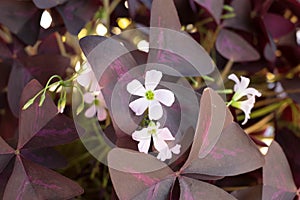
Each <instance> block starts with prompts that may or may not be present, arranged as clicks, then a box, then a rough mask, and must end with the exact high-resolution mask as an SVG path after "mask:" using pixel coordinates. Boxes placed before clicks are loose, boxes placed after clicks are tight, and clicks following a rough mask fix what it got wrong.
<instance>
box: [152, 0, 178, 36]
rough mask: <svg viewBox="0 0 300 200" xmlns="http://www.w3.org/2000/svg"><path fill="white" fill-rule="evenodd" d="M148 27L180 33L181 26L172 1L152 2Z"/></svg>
mask: <svg viewBox="0 0 300 200" xmlns="http://www.w3.org/2000/svg"><path fill="white" fill-rule="evenodd" d="M150 27H160V28H167V29H172V30H175V31H180V28H181V24H180V21H179V17H178V14H177V11H176V7H175V4H174V1H173V0H164V1H161V0H153V2H152V8H151V19H150Z"/></svg>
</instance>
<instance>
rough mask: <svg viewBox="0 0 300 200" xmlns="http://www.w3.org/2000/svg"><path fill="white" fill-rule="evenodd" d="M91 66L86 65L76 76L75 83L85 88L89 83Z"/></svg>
mask: <svg viewBox="0 0 300 200" xmlns="http://www.w3.org/2000/svg"><path fill="white" fill-rule="evenodd" d="M91 70H92V69H91V68H89V67H86V68H85V69H84V70H83V71H82V72H81V73H80V74H79V75H78V77H77V79H76V80H77V83H79V84H80V85H81V86H83V87H85V88H87V87H88V86H89V84H90V81H91V80H90V76H89V73H90V72H91Z"/></svg>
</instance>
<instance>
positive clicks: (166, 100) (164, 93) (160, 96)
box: [154, 89, 175, 107]
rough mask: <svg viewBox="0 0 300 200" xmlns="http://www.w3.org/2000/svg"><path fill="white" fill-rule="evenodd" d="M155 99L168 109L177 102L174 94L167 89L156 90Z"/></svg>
mask: <svg viewBox="0 0 300 200" xmlns="http://www.w3.org/2000/svg"><path fill="white" fill-rule="evenodd" d="M154 98H155V99H156V100H157V101H159V102H161V103H162V104H164V105H166V106H168V107H170V106H171V105H172V104H173V103H174V101H175V95H174V93H173V92H171V91H170V90H166V89H159V90H155V91H154Z"/></svg>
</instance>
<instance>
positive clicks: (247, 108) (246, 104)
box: [228, 74, 261, 125]
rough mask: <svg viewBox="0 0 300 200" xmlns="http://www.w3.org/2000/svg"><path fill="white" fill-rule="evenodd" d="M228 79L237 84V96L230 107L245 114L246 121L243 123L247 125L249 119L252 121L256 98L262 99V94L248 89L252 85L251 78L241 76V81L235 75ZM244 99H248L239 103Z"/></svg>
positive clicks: (235, 90) (233, 98)
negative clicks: (251, 115)
mask: <svg viewBox="0 0 300 200" xmlns="http://www.w3.org/2000/svg"><path fill="white" fill-rule="evenodd" d="M228 79H231V80H233V81H234V82H235V85H234V87H233V90H234V92H235V94H234V95H233V97H232V100H231V101H230V103H229V105H231V106H233V107H235V108H238V109H241V110H242V111H243V112H244V113H245V119H244V121H243V123H242V124H243V125H244V124H246V122H247V121H248V119H250V113H251V109H252V108H253V106H254V103H255V96H258V97H260V96H261V93H260V92H258V91H257V90H256V89H254V88H248V86H249V83H250V79H249V78H246V77H243V76H241V81H240V80H239V79H238V77H237V76H236V75H235V74H230V75H229V76H228ZM243 97H246V98H247V99H246V100H243V101H239V100H240V99H241V98H243Z"/></svg>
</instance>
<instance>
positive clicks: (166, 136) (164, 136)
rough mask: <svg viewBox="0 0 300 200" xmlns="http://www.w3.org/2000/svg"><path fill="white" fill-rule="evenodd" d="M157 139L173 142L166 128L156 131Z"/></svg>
mask: <svg viewBox="0 0 300 200" xmlns="http://www.w3.org/2000/svg"><path fill="white" fill-rule="evenodd" d="M157 132H158V133H157V137H159V139H161V140H175V138H174V137H173V135H172V134H171V132H170V130H169V129H168V128H163V129H158V131H157Z"/></svg>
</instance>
